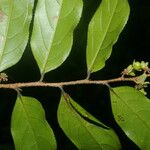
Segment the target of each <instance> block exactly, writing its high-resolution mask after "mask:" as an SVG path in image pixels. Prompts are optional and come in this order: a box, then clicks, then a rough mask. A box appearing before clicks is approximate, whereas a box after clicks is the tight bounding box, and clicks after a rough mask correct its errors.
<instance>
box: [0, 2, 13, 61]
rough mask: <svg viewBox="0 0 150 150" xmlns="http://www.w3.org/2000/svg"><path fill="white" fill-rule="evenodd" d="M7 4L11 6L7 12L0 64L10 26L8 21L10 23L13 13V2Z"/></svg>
mask: <svg viewBox="0 0 150 150" xmlns="http://www.w3.org/2000/svg"><path fill="white" fill-rule="evenodd" d="M9 3H10V6H11V10H10V11H9V15H8V16H9V17H8V21H7V25H6V32H5V37H4V41H3V42H4V44H3V47H2V53H1V56H0V64H1V63H2V57H3V55H4V49H5V47H6V42H7V36H8V31H9V24H10V21H11V17H12V11H13V7H14V1H13V0H9Z"/></svg>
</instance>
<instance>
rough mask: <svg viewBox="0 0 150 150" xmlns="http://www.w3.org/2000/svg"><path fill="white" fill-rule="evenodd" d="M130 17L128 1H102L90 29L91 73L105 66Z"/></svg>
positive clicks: (89, 64)
mask: <svg viewBox="0 0 150 150" xmlns="http://www.w3.org/2000/svg"><path fill="white" fill-rule="evenodd" d="M128 16H129V4H128V1H127V0H102V2H101V4H100V7H99V8H98V9H97V11H96V13H95V14H94V16H93V18H92V20H91V22H90V24H89V28H88V42H87V54H86V57H87V67H88V72H89V73H92V72H96V71H98V70H100V69H102V68H103V67H104V66H105V61H106V60H107V59H108V58H109V57H110V54H111V51H112V46H113V45H114V44H115V42H116V41H117V39H118V37H119V34H120V33H121V31H122V29H123V28H124V26H125V24H126V22H127V20H128Z"/></svg>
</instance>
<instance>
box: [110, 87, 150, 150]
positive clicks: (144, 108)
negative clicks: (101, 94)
mask: <svg viewBox="0 0 150 150" xmlns="http://www.w3.org/2000/svg"><path fill="white" fill-rule="evenodd" d="M113 90H114V91H115V93H116V94H117V95H118V96H116V94H114V93H113V92H112V93H111V103H112V109H113V114H114V117H115V120H116V121H117V123H118V124H119V126H120V127H121V128H122V130H123V131H124V132H125V134H126V135H127V136H128V137H129V138H130V139H131V140H132V141H133V142H135V143H136V144H137V145H138V146H139V147H140V148H141V149H144V150H148V149H150V144H149V142H147V141H149V140H150V122H149V119H150V117H149V116H150V115H149V114H150V109H149V108H150V101H149V99H148V98H146V97H145V96H144V95H143V94H142V93H141V92H139V91H137V90H136V89H134V88H131V87H118V88H113Z"/></svg>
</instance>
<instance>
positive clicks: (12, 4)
mask: <svg viewBox="0 0 150 150" xmlns="http://www.w3.org/2000/svg"><path fill="white" fill-rule="evenodd" d="M33 4H34V0H0V72H1V71H3V70H5V69H7V68H9V67H11V66H13V65H14V64H16V63H17V62H18V61H19V60H20V58H21V56H22V54H23V52H24V50H25V47H26V45H27V41H28V36H29V24H30V21H31V18H32V8H33Z"/></svg>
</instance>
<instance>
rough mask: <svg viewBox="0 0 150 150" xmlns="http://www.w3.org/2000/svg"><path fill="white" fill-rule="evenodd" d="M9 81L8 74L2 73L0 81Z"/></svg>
mask: <svg viewBox="0 0 150 150" xmlns="http://www.w3.org/2000/svg"><path fill="white" fill-rule="evenodd" d="M2 81H8V76H7V74H6V73H0V82H2Z"/></svg>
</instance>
